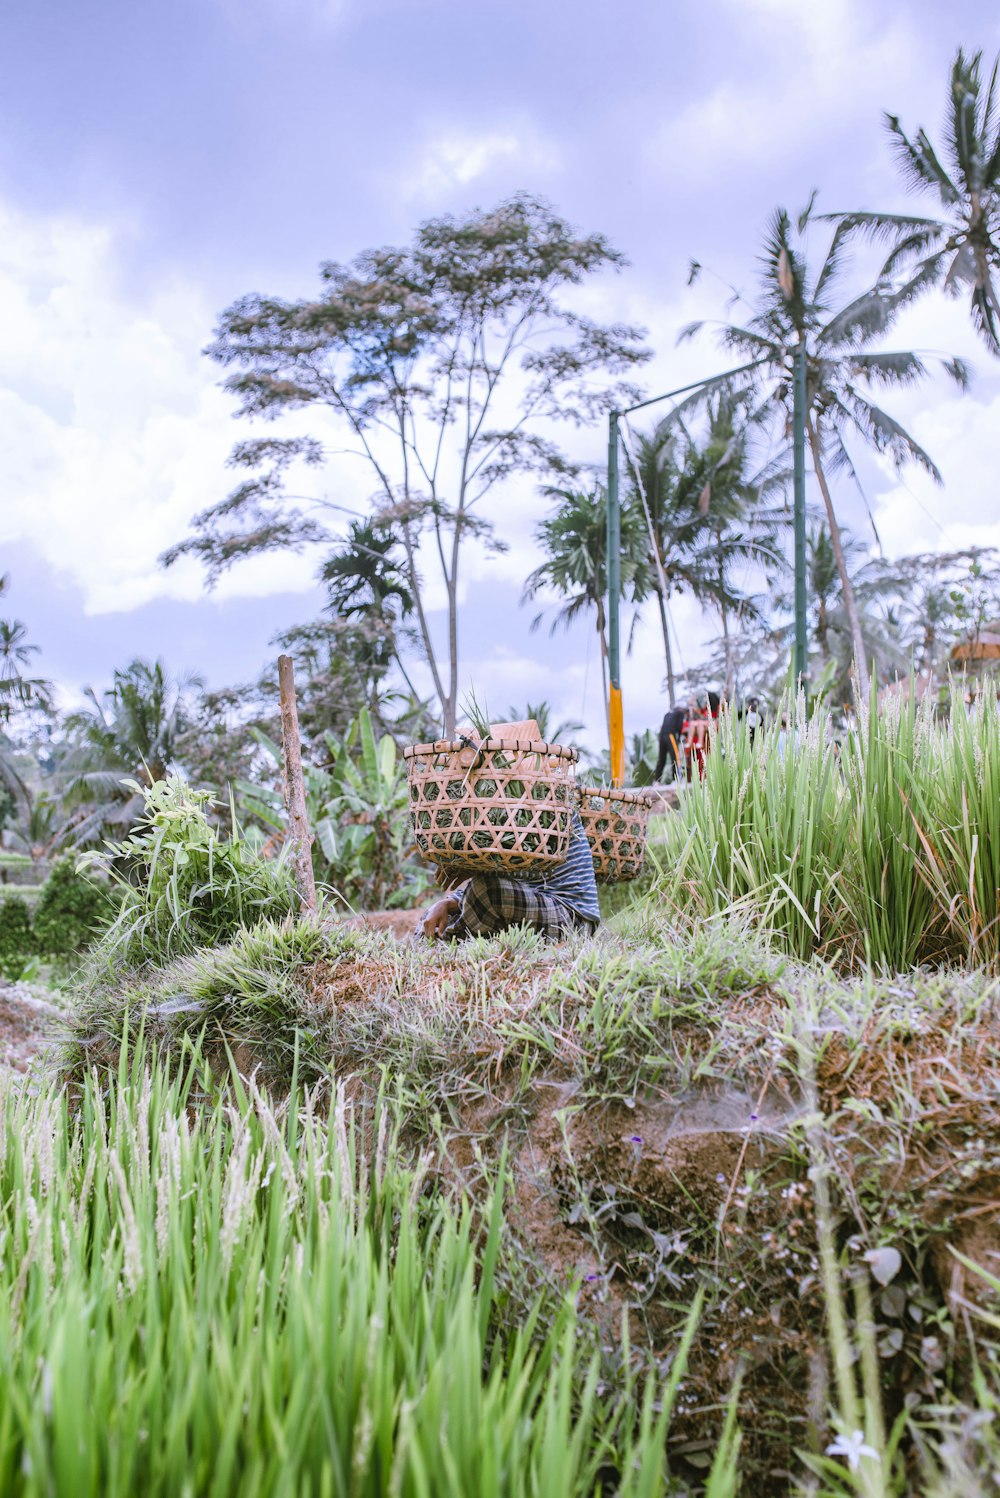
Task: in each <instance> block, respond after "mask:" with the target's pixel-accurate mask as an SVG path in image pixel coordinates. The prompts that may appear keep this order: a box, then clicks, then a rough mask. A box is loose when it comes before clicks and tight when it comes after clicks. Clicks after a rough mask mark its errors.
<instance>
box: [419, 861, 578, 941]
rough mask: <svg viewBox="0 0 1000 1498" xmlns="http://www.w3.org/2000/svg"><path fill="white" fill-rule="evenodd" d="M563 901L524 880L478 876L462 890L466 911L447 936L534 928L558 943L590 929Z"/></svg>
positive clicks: (499, 876) (492, 934)
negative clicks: (571, 935) (524, 927)
mask: <svg viewBox="0 0 1000 1498" xmlns="http://www.w3.org/2000/svg"><path fill="white" fill-rule="evenodd" d="M590 924H591V923H590V922H589V921H586V920H584V919H582V918H581V917H579V916H577V915H576V914H575V913H574V912H573V911H572V910H570V909H569V907H568V906H566V905H564V904H563V903H562V901H561V900H557V899H555V897H554V896H553V895H547V894H546V893H545V891H544V890H541V889H536V888H535V887H534V886H533V885H532V884H530V883H528V882H527V881H525V880H523V879H508V878H507V877H506V876H505V875H503V874H493V873H488V874H475V875H474V876H473V877H472V878H471V879H470V880H469V882H468V884H467V885H466V886H465V889H464V890H463V891H462V909H461V911H460V912H459V914H458V916H457V917H456V919H455V920H454V921H452V923H451V925H450V926H449V927H448V928H447V930H446V931H445V936H450V937H459V938H461V937H463V936H494V935H496V933H497V932H498V931H506V930H507V928H508V926H531V927H532V928H533V929H534V930H535V931H540V932H541V934H542V936H547V937H549V938H550V940H553V941H558V940H559V938H560V937H563V936H567V935H568V934H569V932H570V931H573V930H575V928H576V927H577V926H584V927H586V928H587V929H589V928H590Z"/></svg>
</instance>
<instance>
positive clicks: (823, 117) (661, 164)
mask: <svg viewBox="0 0 1000 1498" xmlns="http://www.w3.org/2000/svg"><path fill="white" fill-rule="evenodd" d="M719 8H720V10H723V11H725V10H727V9H728V10H729V11H730V13H731V18H732V20H731V24H732V25H733V27H735V28H739V29H740V30H741V31H742V32H743V33H744V35H745V36H746V37H747V40H748V44H749V45H752V48H753V52H752V57H751V58H750V59H749V61H748V64H747V65H746V66H745V67H744V69H743V70H742V72H741V73H740V74H739V75H738V76H735V77H734V76H730V77H726V78H722V79H721V80H720V81H719V82H718V83H716V84H715V86H714V87H709V88H707V89H706V90H705V91H704V92H699V95H698V97H697V98H696V99H695V100H694V101H693V102H692V103H690V104H689V105H688V106H687V107H686V108H684V109H682V110H681V111H680V112H679V113H677V114H675V115H673V116H672V117H671V118H669V119H668V120H666V121H665V123H664V124H663V125H662V126H661V127H660V129H659V130H656V131H654V132H653V134H652V135H651V136H650V137H649V139H648V142H647V145H646V147H645V151H644V159H645V161H646V164H647V168H648V169H650V170H653V171H657V172H669V174H670V176H671V177H672V178H675V179H676V177H677V175H678V174H682V175H684V176H686V177H689V178H694V177H699V176H702V175H704V174H705V172H706V170H707V171H709V172H711V173H712V174H713V175H715V174H721V173H722V172H723V171H724V172H725V173H726V174H731V173H732V171H733V168H734V165H738V164H739V163H740V162H743V163H746V164H747V166H748V167H750V168H752V169H754V170H755V171H756V172H759V169H760V166H761V163H762V161H765V162H766V161H787V160H791V159H794V158H795V157H796V156H797V155H798V154H799V153H800V152H801V151H802V148H803V145H804V144H805V143H806V142H810V141H816V142H824V143H825V142H827V141H828V140H829V138H830V137H831V135H834V136H836V135H841V134H842V133H843V131H844V127H845V120H856V119H857V118H858V117H859V116H861V115H864V114H867V115H868V116H869V117H870V118H871V120H872V121H873V122H877V120H878V119H879V117H880V112H881V110H882V109H883V108H884V106H885V100H886V98H887V97H896V98H899V97H902V96H903V95H904V94H905V93H907V92H908V88H909V86H912V82H913V73H914V54H915V45H914V38H913V33H912V28H911V27H910V26H909V25H908V24H907V23H906V22H904V21H903V19H902V18H901V17H900V16H899V15H897V16H895V17H893V18H892V19H891V20H890V21H889V22H888V24H885V25H883V26H881V27H879V24H878V23H879V20H880V18H879V16H878V13H877V7H876V8H870V7H863V6H862V5H861V4H860V3H859V0H822V3H813V4H803V3H802V0H753V3H752V4H751V5H749V6H748V5H747V4H746V0H727V4H725V5H722V6H720V7H719ZM847 101H849V112H848V114H847V115H846V116H845V107H846V106H847ZM874 133H875V136H876V137H877V126H876V128H875V132H874Z"/></svg>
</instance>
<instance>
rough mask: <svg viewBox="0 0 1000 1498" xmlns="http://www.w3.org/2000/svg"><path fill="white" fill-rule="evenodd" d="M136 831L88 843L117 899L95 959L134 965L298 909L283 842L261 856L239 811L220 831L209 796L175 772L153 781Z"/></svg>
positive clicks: (89, 856)
mask: <svg viewBox="0 0 1000 1498" xmlns="http://www.w3.org/2000/svg"><path fill="white" fill-rule="evenodd" d="M132 785H133V789H135V790H136V791H141V792H142V794H143V796H144V797H145V803H146V805H145V811H144V813H143V817H142V820H141V821H140V824H139V826H138V828H137V830H136V831H135V832H133V833H132V834H131V836H129V837H127V838H125V839H124V840H123V841H122V842H118V843H112V842H108V843H105V845H104V848H103V850H102V851H100V852H93V853H86V854H84V855H83V857H82V859H81V866H82V867H90V868H93V869H96V870H98V871H99V872H101V873H102V874H104V875H106V876H107V877H108V878H109V879H110V880H111V881H112V882H113V884H114V885H115V886H116V888H117V891H118V894H119V897H120V901H121V904H120V907H119V910H118V914H117V916H116V918H115V920H114V921H113V922H112V923H111V925H110V926H109V927H108V928H107V930H106V931H105V932H104V933H103V935H102V937H101V939H100V941H99V943H98V945H97V947H96V948H95V953H94V956H95V964H96V965H97V966H99V965H100V964H101V963H104V964H107V965H110V966H113V967H138V966H140V965H141V964H142V963H145V962H153V963H156V964H161V963H164V962H167V961H169V960H170V959H171V958H173V957H179V956H182V955H184V954H186V953H190V952H194V951H196V950H198V948H200V947H210V946H216V945H218V944H220V943H222V942H226V941H228V940H230V938H232V937H233V936H235V935H236V933H237V932H238V931H240V930H241V929H242V928H245V927H249V926H253V925H254V924H255V923H256V922H257V921H260V920H262V919H264V918H265V917H270V918H272V919H278V920H280V919H282V918H283V917H285V916H288V915H291V914H292V913H293V912H295V911H297V910H298V899H297V896H296V893H295V883H294V876H293V871H292V866H291V862H290V860H289V859H288V857H287V856H286V854H285V851H284V849H283V850H282V851H281V852H280V853H279V854H278V856H277V857H275V858H273V859H265V858H262V857H261V856H260V855H259V854H258V853H257V852H255V851H254V849H253V848H252V847H251V846H250V844H249V843H248V842H247V841H246V839H245V838H244V837H243V836H242V834H241V832H240V829H239V827H238V825H237V824H236V820H235V817H234V818H233V831H232V835H231V836H223V835H221V834H220V832H219V830H218V828H217V827H215V826H214V825H213V823H212V822H211V821H210V819H209V816H208V811H209V808H210V806H211V797H210V796H209V794H208V793H207V792H205V791H197V790H194V789H193V788H192V787H191V786H189V785H188V784H187V783H186V782H185V781H183V780H181V779H180V778H179V777H178V776H173V775H172V776H169V777H168V778H167V779H166V780H161V781H158V782H157V783H155V784H154V785H152V786H149V787H142V786H139V785H138V784H137V783H135V782H132Z"/></svg>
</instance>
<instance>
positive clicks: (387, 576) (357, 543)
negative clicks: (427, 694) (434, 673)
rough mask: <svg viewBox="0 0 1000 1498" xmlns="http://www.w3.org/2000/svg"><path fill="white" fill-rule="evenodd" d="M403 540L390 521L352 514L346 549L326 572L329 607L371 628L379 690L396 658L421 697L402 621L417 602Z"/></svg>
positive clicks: (326, 566) (330, 560)
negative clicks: (401, 553) (405, 654)
mask: <svg viewBox="0 0 1000 1498" xmlns="http://www.w3.org/2000/svg"><path fill="white" fill-rule="evenodd" d="M402 544H403V543H402V541H401V540H400V538H399V536H398V535H397V534H396V533H395V531H394V530H393V528H392V526H391V524H389V522H388V521H385V520H380V519H377V518H376V519H374V520H371V519H369V520H352V521H351V523H350V526H349V527H348V532H347V536H346V538H345V540H344V542H343V545H342V548H341V550H340V551H338V552H336V553H335V554H334V555H333V556H332V557H329V558H328V559H327V561H326V562H324V564H323V566H322V568H321V569H320V578H321V580H322V581H323V582H324V583H325V584H326V587H327V605H326V610H325V611H326V612H328V613H330V614H332V615H333V616H334V618H335V619H349V620H355V621H357V622H358V623H360V624H361V625H362V626H364V627H366V628H367V629H368V632H369V635H370V637H371V641H372V648H371V651H370V657H371V661H370V663H371V668H372V674H373V675H374V676H375V678H376V680H375V687H376V691H377V685H378V681H379V680H380V679H381V677H382V676H384V675H385V673H386V671H387V670H388V669H389V666H390V664H391V662H392V661H393V660H394V661H395V662H396V665H397V666H398V667H399V670H400V674H401V675H402V677H403V680H404V681H405V682H406V685H407V687H408V688H409V691H410V694H411V696H413V697H416V696H417V693H416V689H415V688H414V686H413V683H412V682H411V680H410V678H409V675H408V674H407V671H406V667H405V666H404V665H403V660H402V657H401V655H400V650H399V640H400V633H401V630H400V626H401V625H402V624H403V622H404V621H405V620H406V619H407V617H408V616H409V615H410V614H412V612H413V608H414V600H413V593H412V591H411V590H410V588H409V586H408V584H407V582H406V580H405V578H404V575H403V570H402V569H403V562H402V560H401V559H400V558H399V557H398V556H397V555H396V552H397V549H398V548H400V547H402ZM407 633H412V632H411V631H407Z"/></svg>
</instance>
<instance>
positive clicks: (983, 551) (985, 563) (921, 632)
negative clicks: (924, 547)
mask: <svg viewBox="0 0 1000 1498" xmlns="http://www.w3.org/2000/svg"><path fill="white" fill-rule="evenodd" d="M883 570H884V572H885V587H886V591H887V593H890V594H891V595H892V597H893V599H894V615H895V618H896V620H897V624H898V635H899V642H900V646H901V648H902V650H903V653H904V655H905V657H906V659H907V664H908V665H912V667H913V669H914V670H915V671H917V672H919V673H920V674H921V675H924V676H928V677H935V676H939V675H940V674H941V673H943V672H946V671H947V669H948V664H949V655H950V652H951V648H952V646H953V645H955V644H956V643H957V642H958V641H959V640H961V639H967V638H969V637H970V636H974V635H975V633H976V630H977V628H981V627H982V626H983V625H984V624H986V623H987V622H988V621H990V620H992V619H995V618H996V617H997V616H998V615H1000V553H998V552H997V551H996V550H995V549H994V548H993V547H987V546H969V547H963V548H961V549H960V550H958V551H947V552H919V553H917V554H916V555H914V556H906V557H898V558H896V559H894V560H893V561H890V562H885V563H884V564H883Z"/></svg>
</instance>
